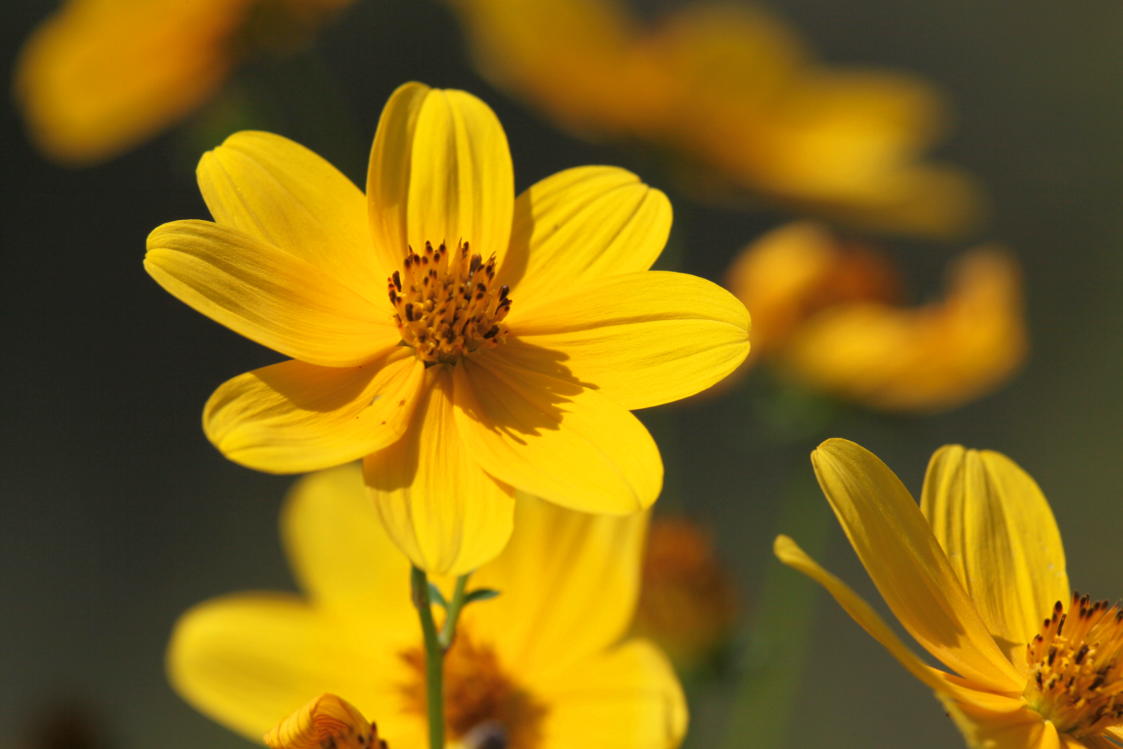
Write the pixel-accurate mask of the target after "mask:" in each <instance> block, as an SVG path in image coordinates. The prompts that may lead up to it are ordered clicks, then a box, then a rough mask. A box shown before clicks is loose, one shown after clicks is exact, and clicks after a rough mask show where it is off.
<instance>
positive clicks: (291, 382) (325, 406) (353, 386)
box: [203, 349, 424, 473]
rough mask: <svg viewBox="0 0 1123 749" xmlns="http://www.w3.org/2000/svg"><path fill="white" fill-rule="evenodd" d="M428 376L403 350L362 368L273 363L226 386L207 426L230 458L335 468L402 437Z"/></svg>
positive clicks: (296, 469)
mask: <svg viewBox="0 0 1123 749" xmlns="http://www.w3.org/2000/svg"><path fill="white" fill-rule="evenodd" d="M423 377H424V366H423V365H422V364H421V363H420V362H419V361H417V359H415V358H414V357H412V356H409V355H408V354H407V353H406V352H405V350H404V349H391V350H389V351H387V352H385V353H384V354H383V355H382V356H381V357H380V358H379V359H377V360H376V361H374V362H371V363H370V364H366V365H364V366H360V367H342V368H335V367H317V366H314V365H312V364H305V363H304V362H299V361H287V362H282V363H280V364H273V365H271V366H268V367H262V368H261V369H255V370H253V371H252V372H247V373H245V374H243V375H239V376H238V377H235V378H234V379H232V380H228V381H227V382H225V383H223V384H222V385H220V386H219V388H218V389H217V390H216V391H215V392H214V394H213V395H212V396H211V397H210V400H208V401H207V405H206V406H205V407H204V410H203V429H204V430H205V431H206V433H207V438H208V439H209V440H210V441H211V442H213V443H214V445H215V447H217V448H218V449H219V450H220V451H221V452H222V453H223V454H224V455H225V456H226V457H227V458H229V459H230V460H233V461H234V462H236V463H240V464H242V465H244V466H248V467H250V468H254V469H256V470H259V471H267V472H269V473H302V472H305V471H315V470H318V469H321V468H329V467H331V466H336V465H340V464H342V463H347V462H350V461H352V460H357V459H359V458H361V457H363V456H364V455H366V454H368V453H371V452H374V451H375V450H379V449H381V448H383V447H385V446H386V445H389V444H391V443H393V442H395V441H396V440H397V439H398V438H399V437H401V436H402V434H403V433H404V432H405V430H406V426H407V425H408V424H409V420H410V414H411V413H412V411H413V408H414V405H415V404H416V402H417V395H418V392H419V389H420V387H421V382H422V379H423Z"/></svg>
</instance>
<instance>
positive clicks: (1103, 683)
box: [1024, 594, 1123, 738]
mask: <svg viewBox="0 0 1123 749" xmlns="http://www.w3.org/2000/svg"><path fill="white" fill-rule="evenodd" d="M1026 660H1027V662H1028V664H1029V680H1028V682H1027V684H1026V689H1025V692H1024V696H1025V699H1026V703H1027V704H1028V705H1029V706H1030V707H1032V708H1033V709H1034V710H1036V711H1037V712H1039V713H1041V715H1042V716H1044V717H1045V718H1047V719H1048V720H1051V721H1052V722H1053V725H1055V726H1056V727H1057V730H1058V731H1060V732H1061V733H1064V734H1068V735H1069V736H1073V737H1075V738H1080V737H1083V736H1095V735H1097V734H1100V733H1102V732H1103V731H1104V730H1105V729H1107V728H1109V727H1111V726H1115V725H1121V724H1123V609H1120V607H1119V606H1118V605H1116V606H1112V605H1111V604H1109V603H1108V602H1107V601H1095V602H1093V601H1092V600H1091V599H1090V598H1089V597H1088V596H1081V595H1080V594H1076V595H1074V596H1073V598H1072V604H1071V605H1070V606H1069V608H1068V610H1067V611H1065V608H1064V605H1063V604H1062V603H1061V602H1060V601H1057V603H1056V605H1055V606H1054V607H1053V611H1052V614H1051V615H1050V617H1049V618H1048V619H1046V620H1045V622H1044V624H1043V625H1042V627H1041V634H1039V635H1037V636H1036V637H1034V638H1033V642H1031V643H1029V645H1028V647H1027V649H1026Z"/></svg>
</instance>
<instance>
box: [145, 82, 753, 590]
mask: <svg viewBox="0 0 1123 749" xmlns="http://www.w3.org/2000/svg"><path fill="white" fill-rule="evenodd" d="M198 173H199V185H200V188H201V190H202V192H203V198H204V200H205V201H206V203H207V206H208V207H209V208H210V211H211V213H212V215H213V216H214V217H215V222H214V223H212V222H208V221H175V222H172V223H170V224H165V225H164V226H161V227H159V228H157V229H156V230H155V231H153V232H152V234H151V235H150V236H149V238H148V254H147V256H146V257H145V268H146V269H147V270H148V272H149V273H150V274H151V275H152V277H153V278H155V279H156V281H157V282H158V283H159V284H160V285H161V286H163V287H164V288H165V289H166V290H167V291H169V292H170V293H171V294H173V295H174V296H176V297H177V298H179V299H180V300H181V301H183V302H185V303H187V304H189V305H190V306H192V307H194V308H195V309H196V310H198V311H199V312H202V313H203V314H205V315H208V316H209V317H211V318H213V319H215V320H217V321H218V322H220V323H222V324H224V325H226V326H227V327H229V328H231V329H233V330H235V331H237V332H239V333H241V334H243V335H245V336H247V337H249V338H251V339H253V340H255V341H257V342H258V343H261V344H263V345H265V346H268V347H270V348H272V349H275V350H276V351H279V352H281V353H283V354H285V355H287V356H291V357H293V359H292V360H290V361H286V362H283V363H281V364H276V365H273V366H270V367H265V368H262V369H258V370H255V371H253V372H249V373H247V374H244V375H242V376H240V377H236V378H234V379H233V380H230V381H229V382H227V383H225V384H224V385H222V386H220V387H219V388H218V390H217V391H215V393H214V395H213V396H211V399H210V400H209V401H208V403H207V405H206V409H205V413H204V428H205V430H206V433H207V436H208V437H209V438H210V440H211V441H212V442H213V443H214V444H215V445H216V446H217V447H218V449H219V450H221V451H222V452H223V453H224V454H225V455H226V456H227V457H228V458H230V459H231V460H234V461H236V462H238V463H241V464H243V465H246V466H249V467H251V468H255V469H258V470H263V471H271V472H277V473H290V472H291V473H296V472H303V471H311V470H316V469H319V468H326V467H329V466H333V465H339V464H341V463H345V462H348V461H351V460H355V459H357V458H364V457H365V462H364V468H365V473H366V480H367V483H368V485H369V486H370V487H371V488H372V489H373V495H374V497H375V500H376V504H377V505H378V509H379V512H380V514H381V516H382V519H383V521H384V522H385V524H386V527H387V530H388V531H389V532H390V535H391V536H392V537H393V538H394V540H395V542H397V543H398V545H399V546H400V547H401V548H402V550H403V551H404V552H405V553H406V554H407V555H408V556H409V557H410V559H411V560H413V562H414V563H415V564H416V565H417V566H418V567H421V568H423V569H425V570H426V571H429V572H433V573H438V574H443V573H454V574H460V573H464V572H467V571H469V570H472V569H474V568H475V567H478V566H479V565H480V564H482V563H483V562H485V561H487V560H488V559H490V558H492V557H493V556H495V554H496V553H498V552H499V550H500V549H502V547H503V544H504V543H506V541H507V538H508V536H509V535H510V532H511V516H512V512H513V509H514V508H513V502H512V497H513V492H514V490H515V489H521V490H523V491H526V492H527V493H530V494H534V495H536V496H539V497H542V498H544V499H547V500H549V501H551V502H556V503H558V504H561V505H564V506H566V507H570V508H573V509H578V510H583V511H589V512H604V513H614V514H623V513H630V512H636V511H638V510H641V509H643V508H645V507H647V506H649V505H650V504H651V503H652V502H654V501H655V498H656V496H657V495H658V493H659V489H660V487H661V484H662V475H663V469H662V461H661V459H660V457H659V452H658V449H657V448H656V446H655V443H654V441H653V440H652V439H651V436H650V435H649V434H648V432H647V430H646V429H645V428H644V426H643V425H642V424H641V423H640V422H639V420H638V419H636V417H635V416H633V415H632V414H631V413H630V409H637V408H645V407H647V406H654V405H657V404H660V403H666V402H668V401H673V400H677V399H679V398H683V397H686V396H688V395H691V394H693V393H696V392H698V391H699V390H702V389H704V388H706V387H709V386H710V385H712V384H713V383H715V382H716V381H718V380H720V379H721V378H722V377H724V376H725V375H726V374H728V373H729V372H731V371H733V369H735V368H736V367H737V365H738V364H740V363H741V361H742V360H743V359H744V357H745V355H746V354H747V352H748V348H749V343H748V326H749V317H748V313H747V312H746V311H745V307H744V305H743V304H741V302H739V301H738V300H737V299H736V298H735V297H733V296H732V295H731V294H729V292H727V291H725V290H724V289H722V288H721V287H719V286H717V285H715V284H712V283H710V282H709V281H705V280H703V279H701V278H696V277H694V276H689V275H685V274H681V273H670V272H657V271H649V270H648V268H650V267H651V264H652V262H654V260H655V258H656V257H657V256H658V255H659V253H660V251H661V250H662V248H663V245H664V243H665V242H666V239H667V234H668V232H669V230H670V224H671V208H670V204H669V202H668V201H667V199H666V197H665V196H664V195H663V194H662V193H661V192H659V191H658V190H653V189H651V188H649V187H647V186H646V185H644V184H643V183H642V182H640V181H639V180H638V179H637V178H636V177H635V175H633V174H630V173H629V172H626V171H624V170H621V169H615V168H612V167H583V168H576V169H569V170H566V171H563V172H559V173H558V174H555V175H553V176H552V177H548V178H546V179H544V180H542V181H540V182H538V183H537V184H535V185H532V186H531V187H530V188H529V189H527V190H526V191H525V192H523V193H522V194H521V195H519V197H518V198H517V199H516V198H515V197H514V189H513V178H512V167H511V157H510V153H509V152H508V150H507V140H506V136H505V135H504V133H503V129H502V127H501V126H500V124H499V121H498V120H497V119H496V117H495V115H494V114H493V113H492V111H491V110H490V109H489V108H488V107H487V105H485V104H484V103H483V102H481V101H480V100H479V99H477V98H475V97H473V96H471V95H469V94H467V93H464V92H462V91H441V90H434V89H429V88H428V87H426V86H423V85H421V84H418V83H411V84H407V85H405V86H402V87H401V88H399V89H398V90H397V91H396V92H395V93H394V95H393V96H392V97H391V99H390V101H389V103H388V104H387V105H386V108H385V109H384V110H383V113H382V119H381V121H380V122H379V125H378V132H377V134H376V135H375V140H374V147H373V149H372V153H371V161H370V171H369V173H368V178H367V194H366V197H364V196H363V193H362V192H361V191H360V190H358V189H357V188H356V187H355V186H354V185H353V184H352V183H351V182H350V181H349V180H348V179H347V178H346V177H344V176H343V175H342V174H340V173H339V172H338V171H336V170H335V169H334V168H333V167H332V166H331V165H330V164H328V163H327V162H326V161H324V160H322V159H321V158H319V157H318V156H316V155H315V154H313V153H312V152H311V151H308V150H307V149H305V148H303V147H301V146H299V145H297V144H295V143H293V142H292V141H289V140H286V139H285V138H282V137H280V136H277V135H271V134H268V133H257V132H244V133H238V134H236V135H233V136H231V137H230V138H229V139H227V141H226V142H225V143H224V144H223V145H222V146H220V147H219V148H217V149H215V150H214V151H211V152H210V153H208V154H206V155H205V156H204V157H203V159H202V160H201V161H200V163H199V172H198ZM368 211H369V219H368ZM387 279H389V281H387Z"/></svg>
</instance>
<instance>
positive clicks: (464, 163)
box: [406, 89, 515, 265]
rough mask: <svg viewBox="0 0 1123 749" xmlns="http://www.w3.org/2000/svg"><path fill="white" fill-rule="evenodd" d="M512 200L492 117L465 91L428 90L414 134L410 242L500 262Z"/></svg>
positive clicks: (502, 141)
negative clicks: (461, 248)
mask: <svg viewBox="0 0 1123 749" xmlns="http://www.w3.org/2000/svg"><path fill="white" fill-rule="evenodd" d="M514 202H515V177H514V169H513V167H512V165H511V152H510V150H509V149H508V147H507V135H506V133H504V132H503V126H502V125H500V124H499V119H498V118H497V117H496V116H495V113H494V112H492V111H491V108H490V107H488V106H487V105H486V104H484V103H483V102H482V101H480V100H479V99H477V98H476V97H475V96H472V95H471V94H468V93H465V92H464V91H454V90H448V91H445V90H440V89H434V90H432V91H430V92H429V94H428V95H427V96H426V97H425V101H423V102H422V103H421V107H420V109H419V110H418V112H417V124H416V127H415V129H414V132H413V153H412V155H411V159H410V175H409V197H408V201H407V204H406V226H407V236H408V238H409V243H410V245H411V246H412V247H414V248H420V247H423V246H424V244H425V242H426V241H431V242H432V243H433V244H434V245H436V244H438V243H440V242H448V243H449V244H456V243H457V242H459V241H465V242H468V243H469V244H470V246H471V247H472V248H473V251H474V252H477V253H479V254H481V255H483V257H484V258H485V259H486V258H487V257H489V256H490V255H492V254H494V255H495V258H496V261H497V263H498V264H499V265H502V262H503V256H504V255H505V254H506V252H507V243H508V242H509V240H510V237H511V217H512V213H513V210H514Z"/></svg>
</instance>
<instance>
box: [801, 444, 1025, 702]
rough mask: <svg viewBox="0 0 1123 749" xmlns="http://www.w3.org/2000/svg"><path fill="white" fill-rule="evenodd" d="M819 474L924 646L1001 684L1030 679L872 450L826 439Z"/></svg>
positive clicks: (817, 460) (854, 542)
mask: <svg viewBox="0 0 1123 749" xmlns="http://www.w3.org/2000/svg"><path fill="white" fill-rule="evenodd" d="M811 462H812V464H813V465H814V467H815V475H816V477H817V478H818V480H819V485H820V486H821V487H822V489H823V493H824V494H825V495H826V497H827V501H828V502H830V505H831V509H833V510H834V513H835V515H836V516H837V517H838V521H839V523H840V524H841V525H842V529H843V531H844V532H845V533H846V537H847V538H848V539H849V540H850V545H851V546H853V547H854V551H855V553H856V554H857V555H858V558H859V559H860V560H861V562H862V565H863V566H864V567H865V568H866V571H867V572H868V573H869V575H870V578H871V579H872V580H873V582H874V585H876V586H877V589H878V591H879V592H880V593H881V596H882V598H884V599H885V602H886V603H887V604H888V605H889V608H890V609H891V610H892V611H893V613H894V614H895V615H896V617H897V619H898V620H899V621H900V622H901V624H902V625H904V627H905V629H906V630H908V632H909V634H911V635H912V636H913V637H914V638H915V639H916V641H917V642H919V643H920V644H921V645H922V646H923V647H924V649H925V650H927V651H928V652H929V653H931V654H932V655H933V656H935V657H936V658H939V659H940V660H941V661H942V662H943V663H944V664H945V665H947V666H948V667H949V668H951V669H953V670H954V671H956V672H957V673H958V674H959V675H961V676H963V677H966V678H968V679H970V680H971V681H973V682H975V683H976V684H979V685H982V686H985V687H988V688H991V689H994V690H995V691H1000V692H1002V691H1014V690H1017V691H1019V692H1020V691H1021V689H1022V688H1023V687H1024V686H1025V680H1024V679H1023V678H1022V677H1021V675H1020V674H1019V672H1018V670H1017V669H1016V668H1015V667H1014V666H1013V665H1012V664H1011V663H1010V661H1009V660H1007V659H1006V657H1005V656H1004V655H1003V653H1002V651H1001V650H999V648H998V646H997V645H995V643H994V640H993V639H991V637H990V634H989V633H988V632H987V629H986V626H985V625H984V624H983V621H982V619H981V618H980V616H979V613H978V611H976V609H975V607H974V604H972V602H971V599H970V598H969V597H968V595H967V593H966V591H964V589H963V586H962V585H961V584H960V582H959V579H958V578H957V577H956V575H955V572H954V570H953V569H952V567H951V564H950V563H949V562H948V559H947V556H946V555H945V554H944V551H943V549H941V548H940V545H939V543H938V542H937V541H936V538H935V537H934V536H933V535H932V531H931V529H930V528H929V527H928V523H927V522H926V521H925V519H924V516H923V515H922V514H921V513H920V508H919V507H917V505H916V503H915V502H914V501H913V499H912V497H911V496H909V492H908V490H907V489H905V487H904V485H903V484H901V481H900V479H898V478H897V477H896V476H895V475H894V474H893V472H892V471H890V470H889V468H888V467H887V466H886V465H885V464H884V463H882V462H881V461H880V460H878V458H877V456H875V455H874V454H873V453H871V452H869V451H868V450H866V449H864V448H862V447H860V446H858V445H856V444H854V443H853V442H849V441H847V440H840V439H832V440H827V441H826V442H824V443H823V444H822V445H820V446H819V448H818V449H817V450H815V452H813V453H812V454H811Z"/></svg>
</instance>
